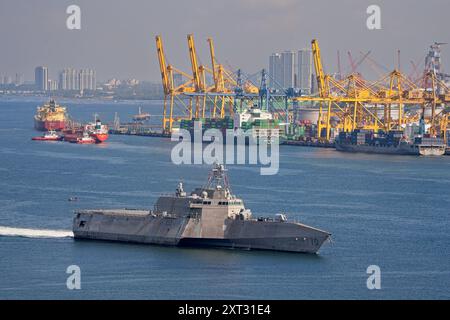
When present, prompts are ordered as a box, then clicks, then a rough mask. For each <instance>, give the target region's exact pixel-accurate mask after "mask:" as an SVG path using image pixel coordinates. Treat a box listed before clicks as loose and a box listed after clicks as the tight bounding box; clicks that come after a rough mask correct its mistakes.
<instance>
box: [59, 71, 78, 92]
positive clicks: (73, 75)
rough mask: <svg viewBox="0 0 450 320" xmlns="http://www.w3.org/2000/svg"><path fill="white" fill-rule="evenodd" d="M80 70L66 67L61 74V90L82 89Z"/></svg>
mask: <svg viewBox="0 0 450 320" xmlns="http://www.w3.org/2000/svg"><path fill="white" fill-rule="evenodd" d="M79 82H80V81H79V78H78V72H77V70H75V69H72V68H66V69H64V70H63V71H62V72H61V73H60V74H59V89H60V90H65V91H66V90H80V86H79Z"/></svg>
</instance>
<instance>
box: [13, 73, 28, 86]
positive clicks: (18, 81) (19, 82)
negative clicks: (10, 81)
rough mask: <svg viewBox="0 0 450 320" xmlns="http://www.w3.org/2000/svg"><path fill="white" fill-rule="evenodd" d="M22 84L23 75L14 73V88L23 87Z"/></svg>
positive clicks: (23, 81)
mask: <svg viewBox="0 0 450 320" xmlns="http://www.w3.org/2000/svg"><path fill="white" fill-rule="evenodd" d="M24 83H25V80H24V77H23V74H21V73H16V79H15V81H14V84H15V85H16V86H21V85H23V84H24Z"/></svg>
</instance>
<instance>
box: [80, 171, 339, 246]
mask: <svg viewBox="0 0 450 320" xmlns="http://www.w3.org/2000/svg"><path fill="white" fill-rule="evenodd" d="M73 233H74V237H75V239H94V240H107V241H121V242H134V243H145V244H158V245H171V246H189V247H225V248H236V249H246V250H251V249H257V250H274V251H290V252H303V253H317V251H318V250H319V248H320V247H321V246H322V244H323V243H324V242H325V241H327V240H328V239H329V238H330V236H331V234H330V233H328V232H326V231H322V230H319V229H316V228H313V227H310V226H307V225H304V224H301V223H294V222H288V221H287V218H286V216H285V215H284V214H277V215H275V217H274V218H273V219H272V218H256V219H255V218H252V213H251V211H250V210H249V209H246V208H245V206H244V202H243V201H242V200H241V199H239V198H237V197H236V196H235V195H233V194H232V192H231V188H230V185H229V183H228V178H227V175H226V169H225V168H224V166H223V165H219V164H215V165H214V166H213V169H212V170H211V172H210V174H209V177H208V181H207V183H206V184H205V186H204V187H202V188H197V189H195V190H194V191H193V192H192V193H191V194H189V195H188V194H187V193H186V192H185V191H184V190H183V184H182V183H180V184H179V185H178V188H177V189H176V192H175V194H172V195H163V196H161V197H159V198H158V200H157V202H156V204H155V205H154V209H153V210H149V211H147V210H131V209H118V210H81V211H75V217H74V220H73Z"/></svg>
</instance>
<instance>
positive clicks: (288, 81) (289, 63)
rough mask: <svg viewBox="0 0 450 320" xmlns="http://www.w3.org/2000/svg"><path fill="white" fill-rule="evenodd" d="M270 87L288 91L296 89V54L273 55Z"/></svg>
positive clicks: (270, 68)
mask: <svg viewBox="0 0 450 320" xmlns="http://www.w3.org/2000/svg"><path fill="white" fill-rule="evenodd" d="M269 87H271V88H276V89H286V88H294V87H295V52H294V51H284V52H282V53H273V54H272V55H271V56H270V57H269Z"/></svg>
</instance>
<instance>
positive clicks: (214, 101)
mask: <svg viewBox="0 0 450 320" xmlns="http://www.w3.org/2000/svg"><path fill="white" fill-rule="evenodd" d="M187 42H188V49H189V60H190V64H191V73H190V74H188V73H186V72H183V71H181V70H179V69H177V68H175V67H174V66H173V65H171V64H168V63H167V58H166V55H165V52H164V47H163V43H162V38H161V36H156V48H157V54H158V60H159V67H160V72H161V79H162V85H163V88H164V109H163V121H162V126H163V130H164V131H165V132H167V133H170V132H172V130H173V126H174V123H175V122H176V121H179V120H182V119H193V118H205V117H208V118H224V117H225V116H226V115H227V114H228V115H230V116H233V114H234V99H235V96H236V94H235V88H236V87H237V86H238V81H237V77H236V76H235V75H234V73H233V72H231V71H228V70H227V69H226V68H225V67H224V66H223V65H222V64H220V63H219V62H218V60H217V58H216V53H215V48H214V42H213V39H212V38H208V39H207V42H208V45H209V53H210V59H211V67H208V66H204V65H201V64H200V62H199V59H198V56H197V50H196V46H195V41H194V35H192V34H189V35H188V36H187ZM175 75H178V76H181V78H182V79H184V80H185V81H184V82H183V83H182V84H179V83H178V85H176V84H175V81H174V76H175ZM208 76H210V77H208ZM209 78H211V79H212V82H213V83H208V80H209ZM243 85H244V91H245V92H250V93H253V94H254V93H255V92H256V93H258V90H259V89H258V88H257V87H256V86H254V85H252V84H251V83H250V82H249V81H246V82H245V83H244V84H243ZM180 110H181V115H180V114H179V113H180Z"/></svg>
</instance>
